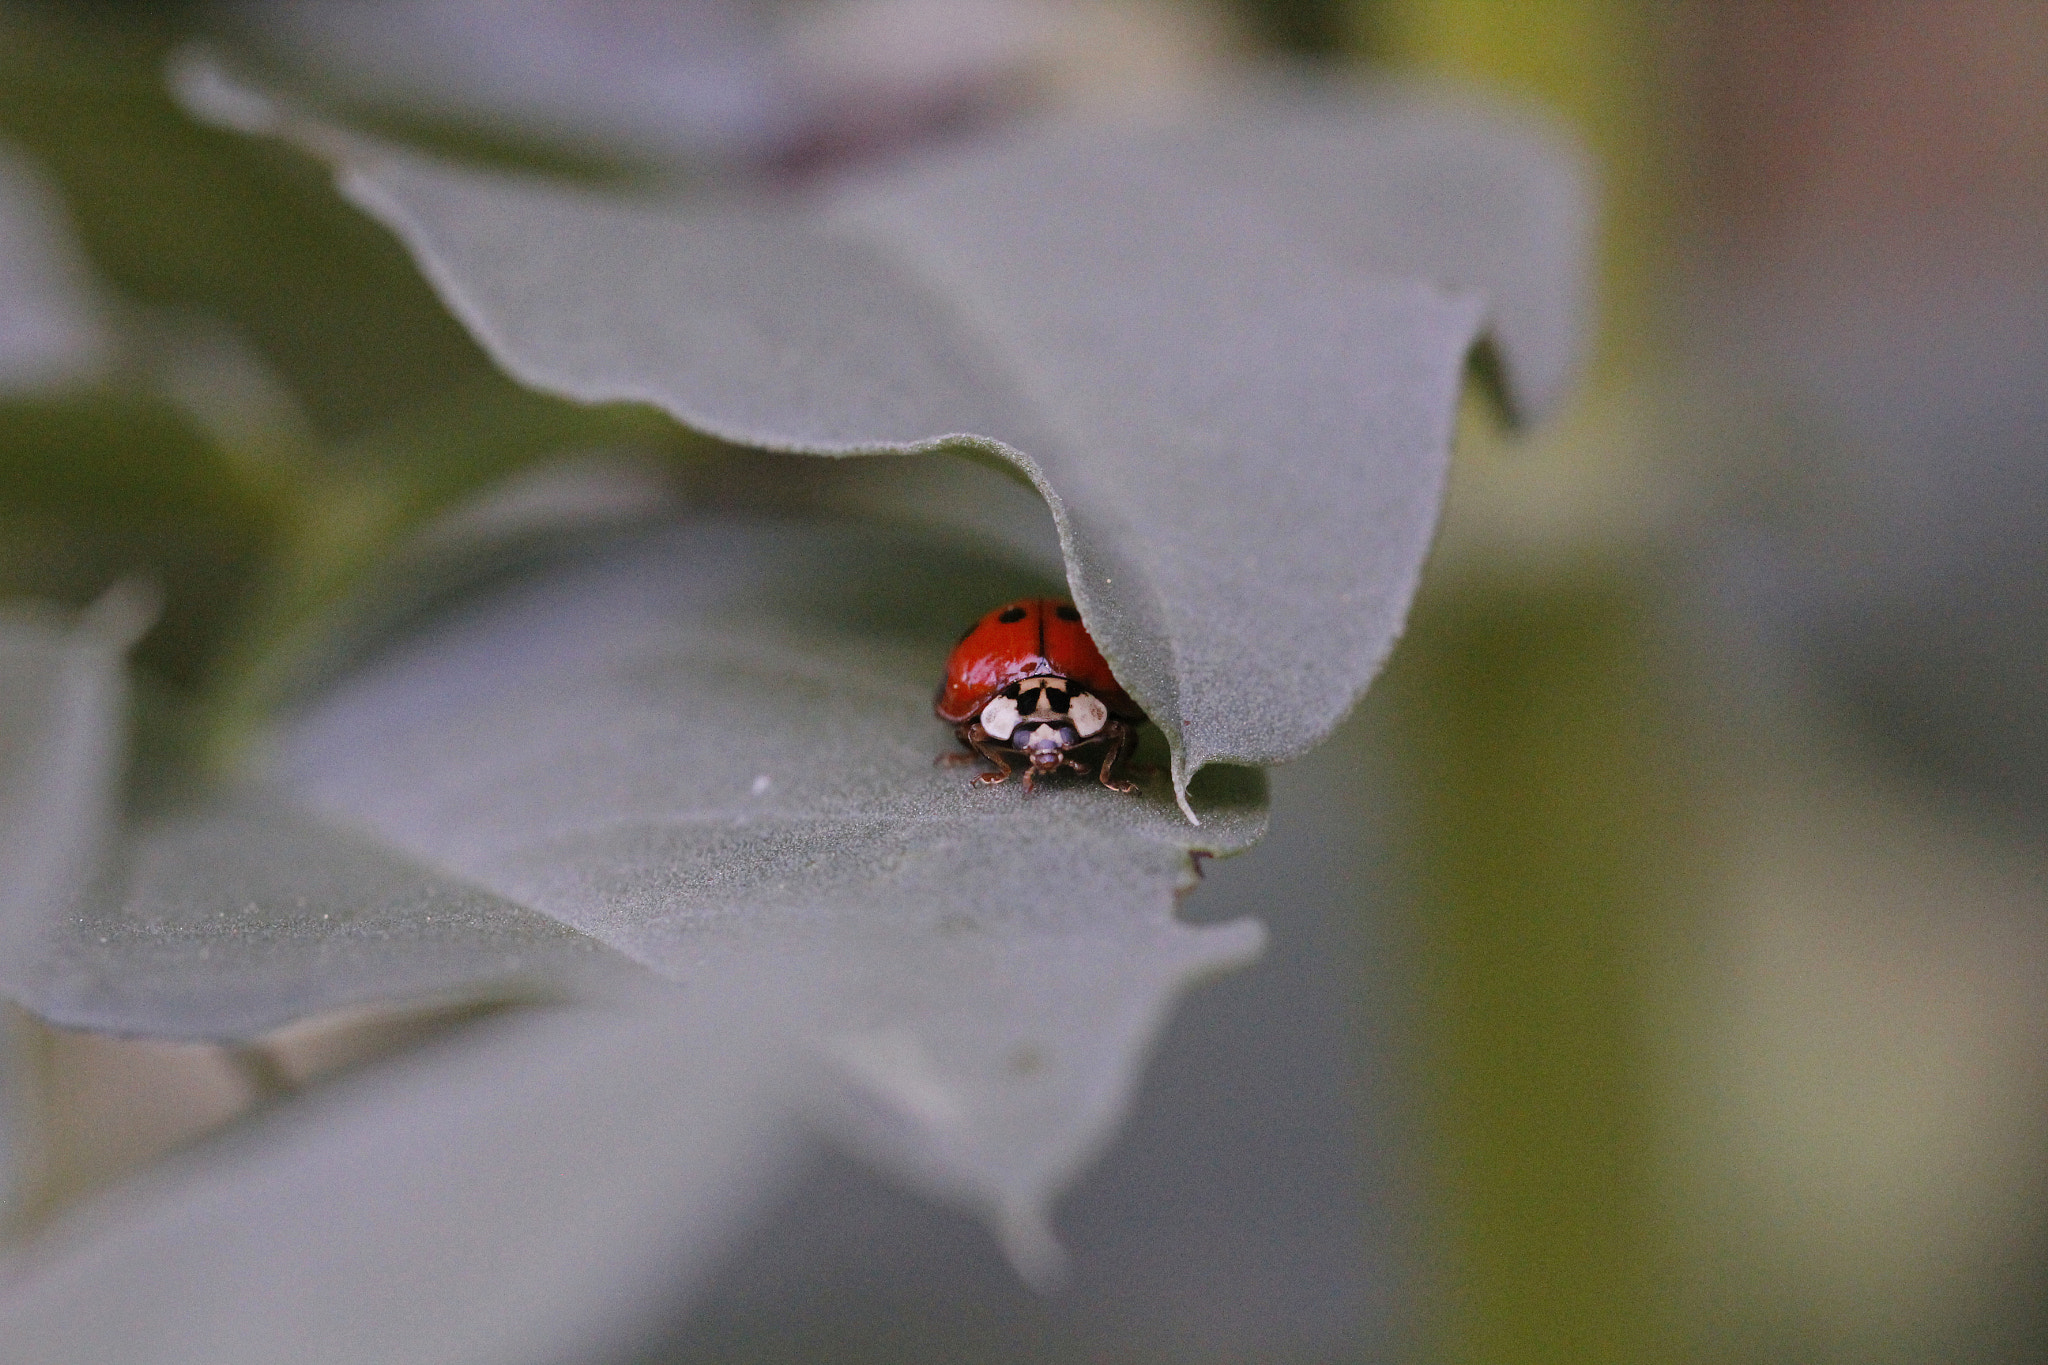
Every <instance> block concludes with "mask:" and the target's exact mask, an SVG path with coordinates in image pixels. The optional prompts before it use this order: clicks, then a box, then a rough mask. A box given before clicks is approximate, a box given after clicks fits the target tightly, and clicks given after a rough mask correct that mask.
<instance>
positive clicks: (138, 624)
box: [80, 578, 164, 652]
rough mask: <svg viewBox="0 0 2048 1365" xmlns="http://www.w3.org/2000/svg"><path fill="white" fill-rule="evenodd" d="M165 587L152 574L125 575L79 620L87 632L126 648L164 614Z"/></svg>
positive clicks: (103, 593)
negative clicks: (147, 576) (147, 575)
mask: <svg viewBox="0 0 2048 1365" xmlns="http://www.w3.org/2000/svg"><path fill="white" fill-rule="evenodd" d="M163 607H164V594H163V589H162V588H161V587H160V586H159V585H158V584H157V583H156V581H155V580H153V579H149V578H123V579H121V580H120V581H119V582H116V583H114V584H113V585H112V586H111V587H109V588H108V589H107V590H106V591H105V592H102V593H101V594H100V595H99V596H98V597H96V598H94V599H93V601H92V605H91V606H89V607H87V608H86V609H85V615H84V616H83V618H82V619H81V621H80V624H81V625H82V626H83V627H84V629H85V630H86V632H87V633H88V634H90V635H92V636H93V637H94V638H96V639H98V640H101V641H104V642H105V643H106V644H107V645H108V646H109V647H110V648H112V649H114V650H115V651H116V652H126V651H127V650H128V649H129V648H130V647H131V646H132V645H134V644H135V642H136V641H138V640H140V639H141V638H142V637H143V636H145V635H147V634H148V633H149V628H150V627H151V626H153V625H155V624H156V622H157V617H159V616H161V615H162V614H163Z"/></svg>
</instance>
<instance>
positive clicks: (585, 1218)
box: [0, 970, 802, 1365]
mask: <svg viewBox="0 0 2048 1365" xmlns="http://www.w3.org/2000/svg"><path fill="white" fill-rule="evenodd" d="M801 984H802V977H801V974H800V973H796V972H791V971H781V970H778V971H777V972H776V973H775V974H774V975H773V976H772V977H768V978H763V979H751V978H747V977H744V976H738V975H734V976H729V977H726V978H723V979H721V980H718V981H713V982H707V983H703V984H702V985H700V986H699V987H697V988H694V989H693V990H691V991H690V992H688V993H680V994H679V993H675V992H667V993H664V994H663V995H662V996H660V997H657V998H651V999H641V1000H639V1001H636V1002H634V1003H633V1004H632V1005H631V1006H630V1007H626V1006H624V1005H619V1006H615V1007H611V1008H604V1007H595V1006H584V1007H579V1008H575V1009H568V1010H559V1009H545V1010H539V1011H532V1012H523V1013H521V1014H518V1015H513V1016H500V1017H499V1018H497V1019H496V1020H494V1021H491V1022H489V1023H487V1024H484V1025H480V1026H473V1027H472V1028H471V1029H470V1030H468V1031H467V1032H466V1033H465V1034H464V1035H460V1036H457V1037H455V1038H453V1039H449V1040H445V1041H442V1042H440V1043H437V1044H434V1045H432V1046H430V1047H428V1048H427V1049H425V1050H424V1051H421V1052H416V1053H414V1054H411V1055H409V1056H406V1057H404V1058H402V1059H400V1060H398V1061H397V1062H395V1063H389V1064H386V1065H385V1066H384V1067H382V1068H379V1069H377V1070H375V1071H373V1072H371V1073H369V1074H367V1075H363V1076H359V1077H354V1078H350V1079H348V1080H345V1081H343V1082H341V1083H340V1084H338V1085H335V1086H332V1087H329V1088H326V1089H323V1090H322V1091H320V1092H318V1093H316V1094H313V1095H309V1096H306V1097H303V1098H302V1099H300V1100H298V1101H297V1102H295V1103H293V1104H291V1105H289V1106H285V1107H283V1108H281V1109H279V1110H277V1111H275V1112H273V1113H271V1114H269V1115H266V1116H263V1117H260V1118H259V1119H258V1120H256V1121H255V1122H254V1123H252V1124H248V1125H244V1126H243V1127H242V1128H241V1129H239V1130H236V1131H234V1132H232V1133H230V1134H228V1135H226V1136H225V1137H223V1138H218V1139H215V1140H214V1141H212V1142H210V1143H208V1144H206V1145H204V1146H202V1147H200V1148H198V1149H195V1150H192V1151H188V1152H185V1153H183V1154H180V1155H179V1156H176V1157H173V1158H172V1159H171V1160H170V1161H169V1162H167V1163H166V1164H164V1165H162V1166H160V1167H158V1168H156V1169H154V1170H152V1171H150V1172H149V1173H147V1174H146V1175H144V1176H143V1177H141V1178H140V1180H138V1181H137V1182H135V1183H134V1184H133V1185H132V1186H130V1187H129V1188H126V1189H123V1190H121V1191H119V1192H118V1195H117V1197H115V1198H112V1199H107V1200H103V1201H102V1202H101V1203H100V1204H98V1205H92V1206H87V1207H86V1208H85V1209H83V1210H82V1211H80V1212H79V1213H76V1214H74V1215H72V1216H71V1217H69V1218H68V1219H66V1220H65V1221H64V1222H63V1223H62V1224H61V1225H60V1226H59V1227H58V1228H57V1229H56V1230H55V1231H54V1232H52V1233H50V1234H47V1235H46V1236H44V1237H43V1238H42V1239H41V1240H39V1241H38V1242H37V1243H36V1244H35V1245H33V1246H32V1247H30V1248H29V1249H28V1251H27V1252H25V1253H17V1256H16V1258H15V1260H14V1261H12V1262H11V1263H9V1264H8V1265H6V1266H5V1267H4V1269H5V1270H6V1271H7V1272H8V1280H7V1284H6V1287H5V1291H4V1292H0V1341H4V1342H5V1343H6V1345H5V1347H4V1352H0V1353H4V1354H5V1356H6V1358H7V1359H8V1360H10V1361H19V1362H36V1365H72V1363H73V1362H76V1365H88V1363H90V1365H270V1362H276V1361H285V1360H290V1361H300V1362H335V1365H344V1363H345V1365H357V1363H358V1362H364V1361H382V1362H393V1363H394V1365H395V1363H396V1362H406V1363H407V1365H413V1363H415V1362H417V1363H418V1365H429V1363H431V1365H458V1363H459V1365H519V1363H520V1362H532V1363H533V1365H551V1363H552V1362H558V1361H563V1360H580V1359H589V1358H593V1357H601V1356H602V1355H603V1354H604V1353H605V1351H606V1349H607V1348H613V1349H616V1348H617V1347H619V1346H621V1345H629V1344H631V1343H632V1342H633V1341H635V1340H636V1338H638V1337H640V1336H642V1335H644V1334H645V1333H646V1331H647V1330H648V1329H649V1327H650V1325H653V1324H658V1323H659V1322H660V1321H662V1320H663V1319H665V1318H666V1317H668V1316H669V1315H670V1314H672V1313H673V1312H674V1311H675V1307H676V1305H677V1304H678V1303H680V1302H682V1301H683V1299H684V1296H686V1295H687V1293H688V1291H689V1289H690V1287H691V1286H692V1285H693V1283H695V1282H696V1281H697V1280H699V1279H701V1277H702V1276H703V1275H704V1273H705V1272H706V1271H708V1270H709V1269H710V1268H711V1266H712V1264H713V1263H714V1258H715V1254H716V1251H717V1249H718V1248H719V1247H720V1246H721V1245H723V1244H724V1243H725V1242H726V1241H727V1240H728V1239H729V1238H730V1236H731V1228H732V1225H733V1224H734V1222H735V1221H736V1220H737V1219H739V1218H741V1217H743V1216H744V1215H745V1214H746V1212H747V1210H748V1208H749V1207H750V1206H751V1205H752V1204H753V1203H754V1201H755V1200H756V1199H758V1198H759V1197H760V1195H761V1194H762V1193H763V1192H764V1191H766V1190H767V1189H769V1188H771V1187H772V1185H773V1183H774V1181H775V1177H776V1176H777V1175H778V1173H779V1171H780V1169H781V1167H782V1165H783V1164H784V1153H785V1152H786V1151H787V1149H788V1147H789V1145H790V1144H789V1138H790V1136H791V1131H792V1130H791V1128H790V1125H789V1123H788V1121H787V1117H786V1115H787V1109H788V1106H789V1105H790V1104H791V1103H792V1097H793V1094H794V1092H795V1090H796V1089H797V1088H798V1085H797V1079H798V1078H797V1077H796V1074H795V1073H794V1072H793V1071H792V1070H790V1066H791V1064H792V1063H793V1062H794V1060H795V1054H794V1053H793V1051H792V1050H791V1049H790V1048H789V1047H787V1046H786V1045H783V1046H778V1045H774V1044H772V1043H771V1041H770V1040H769V1038H768V1037H767V1032H768V1030H770V1029H771V1028H772V1027H773V1024H774V1021H775V1020H776V1019H777V1018H778V1017H779V1014H778V1009H777V1005H778V1004H779V1003H782V1002H784V1001H786V999H788V998H791V997H794V996H795V995H796V994H797V993H798V992H799V990H800V987H801ZM707 1040H715V1043H711V1044H708V1043H707Z"/></svg>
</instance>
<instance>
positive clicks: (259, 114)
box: [164, 43, 284, 134]
mask: <svg viewBox="0 0 2048 1365" xmlns="http://www.w3.org/2000/svg"><path fill="white" fill-rule="evenodd" d="M164 79H165V81H166V83H168V84H169V86H170V88H171V95H172V97H173V98H174V99H176V100H177V102H178V104H179V105H180V107H182V108H183V109H184V110H185V112H186V113H188V114H190V115H191V116H192V117H193V118H195V119H197V120H199V121H200V122H201V123H208V124H212V125H213V126H214V127H216V128H227V129H230V130H232V131H234V132H237V133H256V134H275V133H279V132H282V131H283V127H284V115H283V112H282V111H281V110H280V109H279V108H278V106H277V102H276V101H275V100H273V99H271V98H270V97H269V96H268V95H265V94H264V93H263V92H262V91H260V90H257V89H256V88H254V87H253V86H250V85H246V84H244V83H243V82H241V81H239V80H237V79H235V77H234V76H232V75H230V74H229V73H228V69H227V67H226V65H225V64H223V63H222V62H221V60H220V58H219V57H218V56H217V55H216V54H215V53H214V51H213V49H212V48H210V47H208V46H206V45H205V44H204V43H188V44H187V45H185V46H184V47H181V48H179V49H178V50H177V51H175V52H173V53H172V54H171V55H170V57H169V59H168V60H167V61H166V62H165V63H164Z"/></svg>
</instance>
